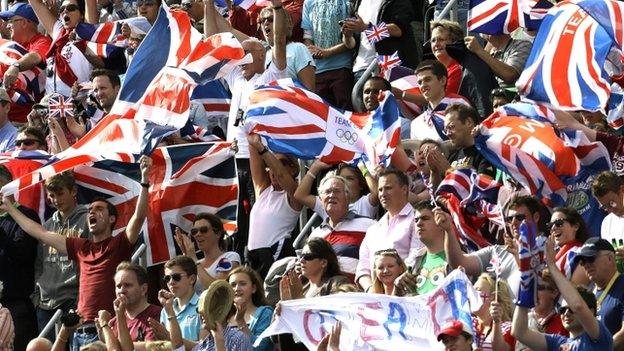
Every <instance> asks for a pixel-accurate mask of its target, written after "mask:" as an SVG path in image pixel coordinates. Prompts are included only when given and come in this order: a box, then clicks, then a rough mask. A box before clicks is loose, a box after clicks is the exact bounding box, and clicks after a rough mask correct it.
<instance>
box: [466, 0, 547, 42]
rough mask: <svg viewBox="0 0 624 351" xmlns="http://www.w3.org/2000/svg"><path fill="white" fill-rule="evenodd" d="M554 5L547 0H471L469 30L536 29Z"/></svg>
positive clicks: (478, 31) (506, 30) (488, 32)
mask: <svg viewBox="0 0 624 351" xmlns="http://www.w3.org/2000/svg"><path fill="white" fill-rule="evenodd" d="M552 6H553V5H552V3H550V2H549V1H546V0H470V8H469V10H468V23H467V24H468V31H470V32H476V33H486V34H494V35H495V34H502V33H511V32H513V31H514V30H516V29H518V28H527V29H528V30H535V29H537V28H538V27H539V26H540V22H541V19H542V18H543V17H544V15H545V12H546V11H545V10H547V9H548V8H550V7H552Z"/></svg>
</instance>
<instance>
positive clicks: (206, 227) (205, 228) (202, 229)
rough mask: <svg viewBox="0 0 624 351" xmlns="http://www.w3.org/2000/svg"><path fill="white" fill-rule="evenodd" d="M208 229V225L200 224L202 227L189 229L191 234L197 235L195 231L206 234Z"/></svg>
mask: <svg viewBox="0 0 624 351" xmlns="http://www.w3.org/2000/svg"><path fill="white" fill-rule="evenodd" d="M209 230H210V227H208V226H202V227H199V228H192V229H191V235H197V233H202V234H206V233H208V231H209Z"/></svg>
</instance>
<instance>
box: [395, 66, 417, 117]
mask: <svg viewBox="0 0 624 351" xmlns="http://www.w3.org/2000/svg"><path fill="white" fill-rule="evenodd" d="M388 80H389V81H390V84H391V85H392V87H393V88H397V89H400V90H402V91H404V92H406V93H410V94H420V88H419V87H418V81H417V79H416V75H415V74H414V70H413V69H411V68H408V67H404V66H395V67H393V68H392V69H391V70H390V76H389V78H388ZM399 107H400V108H401V113H402V115H403V117H405V118H409V119H414V118H416V117H418V115H420V114H421V113H422V112H423V108H422V106H420V105H417V104H415V103H413V102H409V101H404V100H401V101H399Z"/></svg>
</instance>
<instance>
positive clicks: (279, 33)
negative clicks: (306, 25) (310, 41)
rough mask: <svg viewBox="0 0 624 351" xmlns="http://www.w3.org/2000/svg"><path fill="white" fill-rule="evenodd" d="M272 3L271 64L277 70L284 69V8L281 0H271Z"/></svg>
mask: <svg viewBox="0 0 624 351" xmlns="http://www.w3.org/2000/svg"><path fill="white" fill-rule="evenodd" d="M271 4H272V5H273V19H274V20H273V50H271V53H272V54H273V64H274V65H275V67H277V69H278V70H280V71H281V70H284V69H286V44H287V43H286V12H285V11H286V10H284V7H283V6H282V1H281V0H271Z"/></svg>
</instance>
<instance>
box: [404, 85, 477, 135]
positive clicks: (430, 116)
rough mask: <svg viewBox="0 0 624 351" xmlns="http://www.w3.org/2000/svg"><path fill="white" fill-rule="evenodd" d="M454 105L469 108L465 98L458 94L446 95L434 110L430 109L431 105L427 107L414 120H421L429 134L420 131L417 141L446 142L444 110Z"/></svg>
mask: <svg viewBox="0 0 624 351" xmlns="http://www.w3.org/2000/svg"><path fill="white" fill-rule="evenodd" d="M456 104H459V105H466V106H470V102H468V100H467V99H466V98H465V97H463V96H461V95H458V94H446V95H445V96H444V97H443V98H442V101H440V103H438V105H437V106H436V107H434V108H431V105H429V106H427V108H426V109H425V112H423V113H422V114H421V115H420V116H418V117H416V118H422V119H423V120H424V122H425V123H426V125H427V127H429V131H430V132H429V133H427V131H420V133H418V135H419V139H421V138H422V139H424V138H430V139H434V140H448V137H447V136H446V132H444V120H445V118H446V117H445V116H446V114H445V113H446V108H447V107H449V106H451V105H456Z"/></svg>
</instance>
